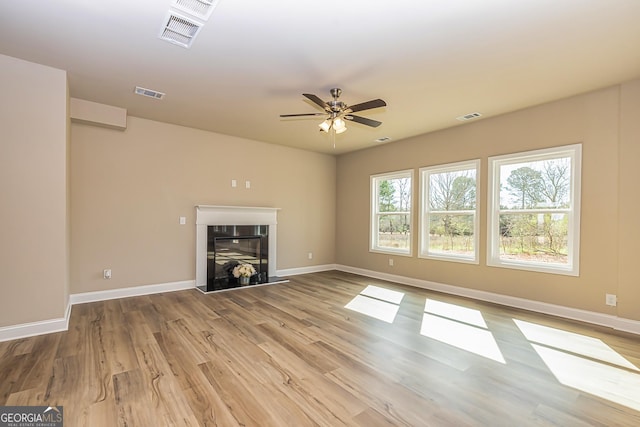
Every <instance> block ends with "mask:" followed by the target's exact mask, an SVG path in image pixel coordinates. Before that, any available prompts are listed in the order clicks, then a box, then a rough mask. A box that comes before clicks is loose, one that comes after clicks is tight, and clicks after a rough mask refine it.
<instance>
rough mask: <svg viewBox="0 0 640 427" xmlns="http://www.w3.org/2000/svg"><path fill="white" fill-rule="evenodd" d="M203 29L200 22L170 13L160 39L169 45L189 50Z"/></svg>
mask: <svg viewBox="0 0 640 427" xmlns="http://www.w3.org/2000/svg"><path fill="white" fill-rule="evenodd" d="M201 27H202V24H200V23H198V22H195V21H192V20H190V19H188V18H185V17H183V16H180V15H176V14H175V13H171V12H169V15H168V16H167V19H166V20H165V25H164V28H162V31H160V36H159V37H160V38H161V39H162V40H166V41H168V42H169V43H173V44H176V45H178V46H182V47H186V48H189V47H191V43H193V40H194V39H195V37H196V35H198V32H199V31H200V28H201Z"/></svg>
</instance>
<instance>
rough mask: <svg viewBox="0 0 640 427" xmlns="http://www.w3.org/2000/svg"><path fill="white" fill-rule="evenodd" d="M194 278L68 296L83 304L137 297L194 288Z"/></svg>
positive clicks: (74, 302) (73, 301)
mask: <svg viewBox="0 0 640 427" xmlns="http://www.w3.org/2000/svg"><path fill="white" fill-rule="evenodd" d="M195 286H196V282H195V280H184V281H182V282H170V283H161V284H158V285H144V286H132V287H130V288H120V289H108V290H106V291H95V292H83V293H81V294H72V295H71V296H69V303H70V304H71V305H74V304H83V303H86V302H96V301H106V300H110V299H116V298H127V297H137V296H140V295H150V294H158V293H161V292H173V291H182V290H184V289H191V288H195Z"/></svg>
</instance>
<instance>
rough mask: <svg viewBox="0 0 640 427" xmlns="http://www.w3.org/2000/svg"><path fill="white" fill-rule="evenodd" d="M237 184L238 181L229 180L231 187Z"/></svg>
mask: <svg viewBox="0 0 640 427" xmlns="http://www.w3.org/2000/svg"><path fill="white" fill-rule="evenodd" d="M237 186H238V181H236V180H235V179H232V180H231V187H232V188H236V187H237Z"/></svg>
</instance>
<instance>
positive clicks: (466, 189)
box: [420, 160, 480, 263]
mask: <svg viewBox="0 0 640 427" xmlns="http://www.w3.org/2000/svg"><path fill="white" fill-rule="evenodd" d="M479 169H480V160H472V161H468V162H460V163H454V164H448V165H442V166H432V167H427V168H421V169H420V176H421V183H422V197H421V200H422V209H421V215H420V257H421V258H433V259H441V260H448V261H460V262H471V263H478V232H477V230H478V203H477V194H478V173H479Z"/></svg>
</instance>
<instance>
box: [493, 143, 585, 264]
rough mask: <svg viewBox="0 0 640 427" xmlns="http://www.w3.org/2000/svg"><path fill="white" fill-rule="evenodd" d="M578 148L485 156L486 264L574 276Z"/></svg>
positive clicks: (578, 197)
mask: <svg viewBox="0 0 640 427" xmlns="http://www.w3.org/2000/svg"><path fill="white" fill-rule="evenodd" d="M581 149H582V146H581V145H580V144H576V145H570V146H564V147H558V148H552V149H544V150H537V151H530V152H526V153H518V154H510V155H505V156H497V157H490V158H489V169H490V171H491V182H490V186H489V224H488V228H489V236H488V239H487V241H488V260H487V263H488V264H489V265H492V266H496V267H507V268H519V269H524V270H532V271H542V272H549V273H557V274H567V275H572V276H577V275H578V273H579V271H578V267H579V266H578V260H579V248H580V234H579V233H580V163H581V157H582V156H581Z"/></svg>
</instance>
